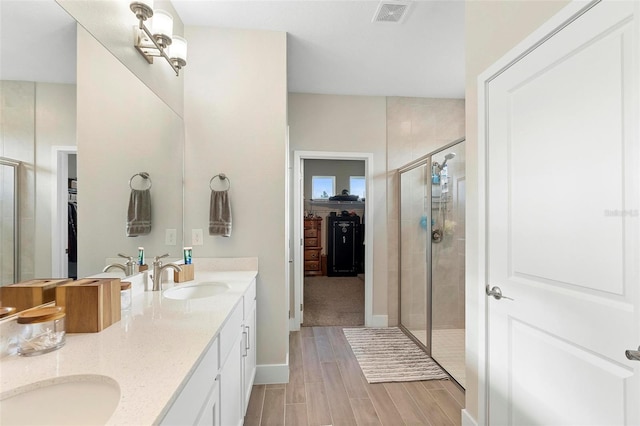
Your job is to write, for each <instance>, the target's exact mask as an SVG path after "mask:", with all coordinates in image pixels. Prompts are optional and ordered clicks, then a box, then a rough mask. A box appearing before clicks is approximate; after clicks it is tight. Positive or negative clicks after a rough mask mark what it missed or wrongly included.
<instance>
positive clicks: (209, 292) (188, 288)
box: [163, 282, 229, 300]
mask: <svg viewBox="0 0 640 426" xmlns="http://www.w3.org/2000/svg"><path fill="white" fill-rule="evenodd" d="M227 290H229V285H228V284H225V283H219V282H201V283H198V284H190V285H181V286H179V287H173V288H170V289H168V290H166V291H165V292H164V293H163V295H164V297H166V298H167V299H177V300H188V299H202V298H205V297H212V296H215V295H217V294H221V293H224V292H226V291H227Z"/></svg>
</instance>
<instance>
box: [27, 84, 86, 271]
mask: <svg viewBox="0 0 640 426" xmlns="http://www.w3.org/2000/svg"><path fill="white" fill-rule="evenodd" d="M35 100H36V109H35V117H36V121H35V137H36V150H35V164H36V169H35V172H36V245H35V276H36V277H43V278H44V277H52V276H53V275H52V269H51V231H52V229H51V228H52V224H51V215H52V212H53V210H54V208H55V206H56V203H55V200H54V199H53V198H52V191H53V188H54V186H55V185H56V183H57V180H56V179H57V178H56V175H55V173H54V170H53V165H54V162H55V161H56V159H55V158H54V157H53V156H52V147H54V146H73V145H76V85H75V84H53V83H36V97H35Z"/></svg>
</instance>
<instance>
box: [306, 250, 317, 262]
mask: <svg viewBox="0 0 640 426" xmlns="http://www.w3.org/2000/svg"><path fill="white" fill-rule="evenodd" d="M304 260H320V250H305V251H304Z"/></svg>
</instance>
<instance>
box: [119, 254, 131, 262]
mask: <svg viewBox="0 0 640 426" xmlns="http://www.w3.org/2000/svg"><path fill="white" fill-rule="evenodd" d="M118 257H122V258H124V259H128V260H129V261H132V260H133V256H127V255H126V254H122V253H118Z"/></svg>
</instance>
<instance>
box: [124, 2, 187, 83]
mask: <svg viewBox="0 0 640 426" xmlns="http://www.w3.org/2000/svg"><path fill="white" fill-rule="evenodd" d="M129 8H130V9H131V11H132V12H133V13H134V14H135V15H136V18H138V22H139V25H138V26H137V27H135V39H134V46H135V48H136V49H137V50H138V52H140V54H141V55H142V56H144V58H145V59H146V60H147V62H148V63H150V64H152V63H153V58H154V57H163V58H164V59H166V60H167V62H168V63H169V65H170V66H171V68H173V70H174V71H175V73H176V76H178V75H180V70H181V69H182V67H184V66H185V65H187V41H186V40H185V39H184V38H182V37H180V36H174V35H173V16H171V14H170V13H169V12H166V11H164V10H159V9H158V10H155V11H154V10H153V0H134V1H132V2H131V3H130V4H129ZM147 19H151V20H152V22H151V30H149V28H147V26H146V25H145V21H146V20H147Z"/></svg>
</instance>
